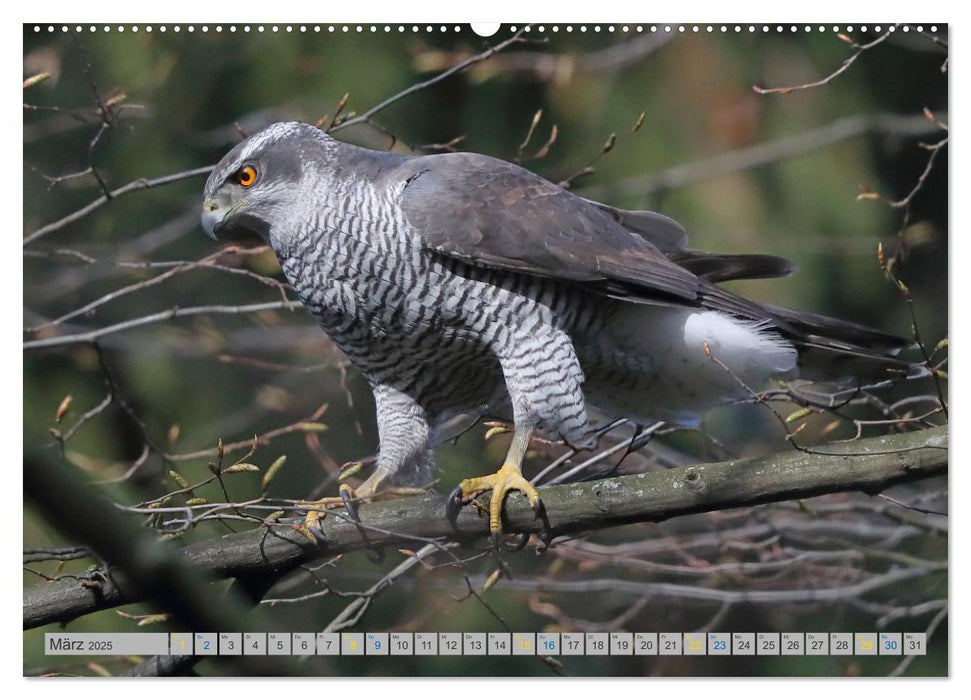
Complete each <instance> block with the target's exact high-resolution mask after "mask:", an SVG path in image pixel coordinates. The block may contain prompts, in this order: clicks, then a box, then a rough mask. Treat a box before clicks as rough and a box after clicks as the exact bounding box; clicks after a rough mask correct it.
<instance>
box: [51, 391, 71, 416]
mask: <svg viewBox="0 0 971 700" xmlns="http://www.w3.org/2000/svg"><path fill="white" fill-rule="evenodd" d="M72 401H74V399H73V398H71V395H70V394H68V395H67V396H65V397H64V399H63V400H62V401H61V405H60V406H58V407H57V414H56V416H55V417H56V419H57V422H58V423H60V422H61V419H62V418H63V417H64V415H65V414H66V413H67V412H68V411H69V410H71V402H72Z"/></svg>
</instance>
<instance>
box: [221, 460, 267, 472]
mask: <svg viewBox="0 0 971 700" xmlns="http://www.w3.org/2000/svg"><path fill="white" fill-rule="evenodd" d="M259 470H260V468H259V467H258V466H256V465H255V464H250V463H249V462H237V463H236V464H234V465H232V466H230V467H226V468H225V469H223V474H236V473H237V472H258V471H259Z"/></svg>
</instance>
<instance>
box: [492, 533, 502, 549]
mask: <svg viewBox="0 0 971 700" xmlns="http://www.w3.org/2000/svg"><path fill="white" fill-rule="evenodd" d="M500 544H501V541H500V539H499V533H498V532H493V533H492V551H493V552H496V553H497V554H498V553H499V545H500Z"/></svg>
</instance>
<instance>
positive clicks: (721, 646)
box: [715, 640, 725, 651]
mask: <svg viewBox="0 0 971 700" xmlns="http://www.w3.org/2000/svg"><path fill="white" fill-rule="evenodd" d="M715 651H725V640H715Z"/></svg>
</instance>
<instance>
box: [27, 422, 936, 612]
mask: <svg viewBox="0 0 971 700" xmlns="http://www.w3.org/2000/svg"><path fill="white" fill-rule="evenodd" d="M947 448H948V435H947V427H946V426H944V427H938V428H929V429H926V430H921V431H914V432H909V433H901V434H898V435H889V436H884V437H875V438H867V439H862V440H857V441H854V442H850V443H840V444H832V445H824V446H821V447H820V448H818V449H816V450H787V451H784V452H779V453H776V454H773V455H768V456H765V457H754V458H749V459H738V460H732V461H728V462H719V463H713V464H697V465H693V466H689V467H681V468H678V469H670V470H666V471H662V472H650V473H645V474H636V475H632V476H624V477H617V478H608V479H602V480H599V481H591V482H587V483H580V484H566V485H562V486H553V487H549V488H543V489H541V490H540V491H541V493H542V496H543V501H544V503H545V505H546V514H547V515H546V521H547V522H546V523H543V522H541V521H539V520H537V519H536V518H535V517H534V515H533V512H532V510H531V509H530V507H529V506H528V504H527V503H526V501H525V499H524V498H523V497H522V496H521V495H519V494H513V495H511V496H510V498H509V500H508V501H507V507H506V511H505V529H506V530H507V531H510V532H534V533H535V532H541V531H543V530H544V529H546V530H547V531H548V532H549V533H550V534H552V535H563V534H569V533H576V532H583V531H589V530H595V529H599V528H606V527H613V526H617V525H622V524H625V523H635V522H645V521H650V522H659V521H663V520H667V519H668V518H673V517H676V516H679V515H687V514H691V513H699V512H706V511H713V510H724V509H729V508H739V507H744V506H752V505H757V504H762V503H770V502H776V501H785V500H790V499H794V498H808V497H812V496H819V495H823V494H827V493H837V492H845V491H864V492H866V493H871V494H876V493H879V492H880V491H882V490H883V489H886V488H888V487H890V486H892V485H894V484H898V483H903V482H909V481H917V480H920V479H927V478H930V477H933V476H939V475H943V474H945V473H946V471H947V463H948V450H947ZM444 513H445V499H444V498H443V497H442V496H438V495H426V496H419V497H414V498H401V499H397V500H394V501H386V502H380V503H374V504H363V505H361V507H360V516H361V520H362V523H363V524H362V525H360V526H358V525H356V524H354V523H352V522H350V521H348V520H347V519H346V517H345V516H344V514H343V513H340V512H339V513H334V514H331V515H329V516H328V517H327V518H326V519H325V520H324V521H323V523H322V529H323V540H322V542H321V544H319V545H315V544H313V543H311V542H310V541H309V540H308V539H307V537H306V536H305V535H304V534H302V533H301V532H299V531H297V530H295V529H294V528H293V526H292V525H274V526H272V528H271V529H266V528H259V529H255V530H251V531H249V532H245V533H238V534H232V535H227V536H225V537H220V538H215V539H212V540H208V541H204V542H197V543H194V544H190V545H188V546H187V547H185V549H184V550H183V558H184V560H185V561H186V562H187V563H189V564H193V565H195V566H197V567H199V568H201V569H204V570H207V571H208V573H209V574H210V575H211V576H214V577H227V576H241V575H249V574H253V573H255V572H258V571H265V570H270V569H274V570H284V569H289V568H291V567H293V566H296V565H298V564H299V563H302V562H305V561H309V560H312V559H318V558H321V557H324V556H332V555H335V554H338V553H341V552H347V551H351V550H356V549H361V548H365V547H370V548H373V547H380V546H384V545H395V544H403V543H404V544H407V543H414V542H415V541H423V542H427V541H428V540H429V539H430V538H441V539H442V540H443V541H449V540H451V541H455V540H469V539H474V538H479V537H484V536H486V535H487V534H488V531H489V526H488V521H487V519H486V518H484V517H481V516H480V515H479V514H478V513H477V512H476V509H475V508H472V507H468V508H465V509H463V511H462V513H461V514H460V516H459V518H458V521H457V528H458V529H457V530H456V529H454V528H453V527H452V526H451V525H450V524H449V523H448V521H447V520H446V518H445V517H444ZM134 600H137V598H136V596H135V593H134V588H133V587H132V586H131V585H130V584H129V583H127V581H126V579H125V577H124V575H123V574H121V573H120V572H117V571H114V570H111V571H109V572H107V573H106V576H105V580H104V581H101V582H100V584H99V585H95V586H92V585H91V584H90V583H89V584H88V585H82V583H81V582H79V581H78V580H75V579H61V580H58V581H56V582H51V583H43V584H40V585H37V586H34V587H32V588H29V589H27V590H25V592H24V627H25V628H31V627H37V626H40V625H45V624H49V623H51V622H64V621H68V620H72V619H74V618H76V617H78V616H81V615H85V614H87V613H90V612H94V611H96V610H101V609H104V608H110V607H114V606H117V605H122V604H125V603H130V602H132V601H134Z"/></svg>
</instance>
